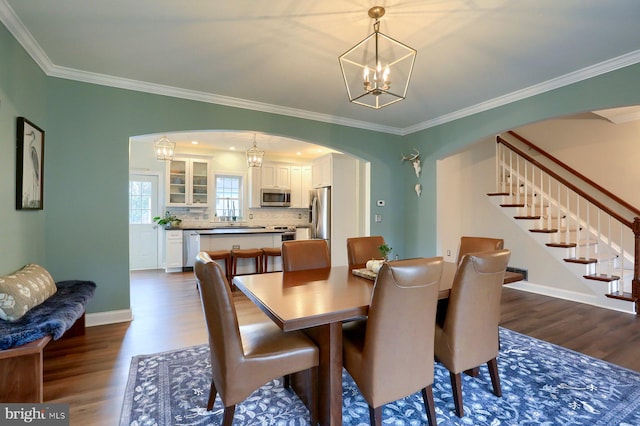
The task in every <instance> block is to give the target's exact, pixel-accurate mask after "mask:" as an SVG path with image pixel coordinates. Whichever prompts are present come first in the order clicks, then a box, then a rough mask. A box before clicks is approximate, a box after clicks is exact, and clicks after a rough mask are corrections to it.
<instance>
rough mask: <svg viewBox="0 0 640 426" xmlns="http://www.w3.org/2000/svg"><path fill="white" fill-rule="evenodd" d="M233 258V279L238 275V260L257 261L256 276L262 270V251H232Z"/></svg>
mask: <svg viewBox="0 0 640 426" xmlns="http://www.w3.org/2000/svg"><path fill="white" fill-rule="evenodd" d="M231 257H232V258H233V261H232V263H233V272H232V273H231V279H232V280H233V277H235V276H236V275H237V268H238V259H255V260H256V272H255V273H256V274H259V273H260V272H261V270H262V268H261V266H262V265H261V263H262V250H261V249H233V250H231Z"/></svg>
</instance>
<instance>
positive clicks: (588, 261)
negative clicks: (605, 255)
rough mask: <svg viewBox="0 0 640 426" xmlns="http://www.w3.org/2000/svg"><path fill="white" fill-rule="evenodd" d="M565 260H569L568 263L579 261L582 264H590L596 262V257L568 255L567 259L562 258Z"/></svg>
mask: <svg viewBox="0 0 640 426" xmlns="http://www.w3.org/2000/svg"><path fill="white" fill-rule="evenodd" d="M563 260H564V261H565V262H569V263H580V264H583V265H590V264H592V263H598V259H594V258H592V257H590V258H586V257H570V258H567V259H563Z"/></svg>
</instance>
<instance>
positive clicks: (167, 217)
mask: <svg viewBox="0 0 640 426" xmlns="http://www.w3.org/2000/svg"><path fill="white" fill-rule="evenodd" d="M153 221H154V222H156V223H157V224H158V225H162V226H164V229H170V228H173V227H174V226H178V225H180V224H181V223H182V219H178V218H177V217H176V216H175V215H173V214H171V213H170V212H165V214H164V216H156V217H154V218H153Z"/></svg>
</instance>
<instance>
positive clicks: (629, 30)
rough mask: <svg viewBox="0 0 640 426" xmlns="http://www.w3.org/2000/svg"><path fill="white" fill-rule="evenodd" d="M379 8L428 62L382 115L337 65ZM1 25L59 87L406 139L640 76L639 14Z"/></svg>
mask: <svg viewBox="0 0 640 426" xmlns="http://www.w3.org/2000/svg"><path fill="white" fill-rule="evenodd" d="M375 5H382V6H384V7H385V8H386V14H385V16H384V17H383V18H382V19H381V25H380V31H381V32H383V33H385V34H387V35H389V36H391V37H393V38H394V39H396V40H399V41H401V42H403V43H405V44H407V45H409V46H411V47H413V48H415V49H416V50H417V51H418V55H417V58H416V63H415V68H414V73H413V77H412V79H411V82H410V85H409V91H408V94H407V99H406V100H404V101H401V102H399V103H396V104H394V105H390V106H388V107H385V108H382V109H380V110H373V109H370V108H366V107H363V106H359V105H355V104H352V103H350V102H349V101H348V98H347V94H346V90H345V86H344V82H343V80H342V75H341V71H340V67H339V64H338V56H339V55H341V54H342V53H344V52H345V51H346V50H347V49H349V48H350V47H352V46H353V45H354V44H356V43H357V42H359V41H360V40H362V39H364V38H365V37H366V36H367V35H368V34H370V33H371V32H372V20H371V19H370V18H369V17H368V15H367V10H368V9H369V8H370V7H372V6H375ZM0 20H1V21H2V22H3V23H4V25H5V26H6V27H7V28H8V29H9V30H10V31H11V33H12V34H13V35H14V36H15V37H16V39H18V41H19V42H20V43H21V44H22V46H23V47H24V48H25V49H26V50H27V52H28V53H29V54H30V55H31V56H32V57H33V58H34V60H35V61H36V62H37V63H38V64H39V65H40V67H41V68H42V69H43V70H44V72H45V73H46V74H47V75H49V76H54V77H60V78H68V79H74V80H79V81H87V82H91V83H96V84H103V85H108V86H114V87H122V88H127V89H132V90H140V91H145V92H151V93H159V94H166V95H169V96H174V97H181V98H186V99H195V100H200V101H204V102H211V103H217V104H223V105H231V106H238V107H241V108H248V109H253V110H259V111H267V112H273V113H277V114H283V115H289V116H294V117H302V118H306V119H311V120H318V121H323V122H329V123H338V124H344V125H347V126H354V127H359V128H366V129H371V130H375V131H381V132H387V133H391V134H398V135H404V134H409V133H412V132H415V131H418V130H421V129H425V128H428V127H432V126H434V125H438V124H441V123H445V122H448V121H451V120H454V119H457V118H461V117H464V116H467V115H470V114H473V113H477V112H480V111H483V110H486V109H490V108H493V107H496V106H499V105H503V104H506V103H509V102H513V101H515V100H518V99H522V98H525V97H528V96H532V95H535V94H538V93H542V92H545V91H547V90H552V89H555V88H557V87H561V86H563V85H567V84H571V83H573V82H576V81H580V80H583V79H586V78H590V77H593V76H596V75H599V74H602V73H605V72H608V71H611V70H615V69H618V68H621V67H624V66H628V65H631V64H634V63H637V62H640V25H638V22H640V2H639V1H638V0H616V1H595V0H562V1H557V0H535V1H534V0H529V1H515V0H426V1H418V0H413V1H406V0H405V1H400V0H397V1H393V0H381V1H379V2H378V1H355V0H325V1H321V2H319V1H310V0H279V1H268V2H267V1H264V0H262V1H260V0H234V1H224V2H223V1H196V0H181V1H176V0H135V1H131V0H109V1H104V0H65V1H57V2H56V1H51V0H0ZM261 137H262V136H261V135H259V136H258V145H259V146H260V138H261ZM265 137H266V136H265ZM252 138H253V135H252V134H249V133H247V134H245V135H244V143H245V145H246V144H249V146H250V142H248V141H249V140H252ZM246 148H247V146H244V147H243V149H246Z"/></svg>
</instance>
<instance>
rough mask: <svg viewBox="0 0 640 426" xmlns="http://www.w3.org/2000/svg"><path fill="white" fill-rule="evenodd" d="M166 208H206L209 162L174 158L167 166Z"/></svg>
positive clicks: (207, 201)
mask: <svg viewBox="0 0 640 426" xmlns="http://www.w3.org/2000/svg"><path fill="white" fill-rule="evenodd" d="M167 168H168V170H167V206H174V207H184V206H190V207H193V206H196V207H198V206H199V207H207V204H208V203H209V193H210V191H209V180H210V179H209V162H208V161H206V160H196V159H190V158H174V159H173V160H172V161H170V162H169V163H168V165H167Z"/></svg>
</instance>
